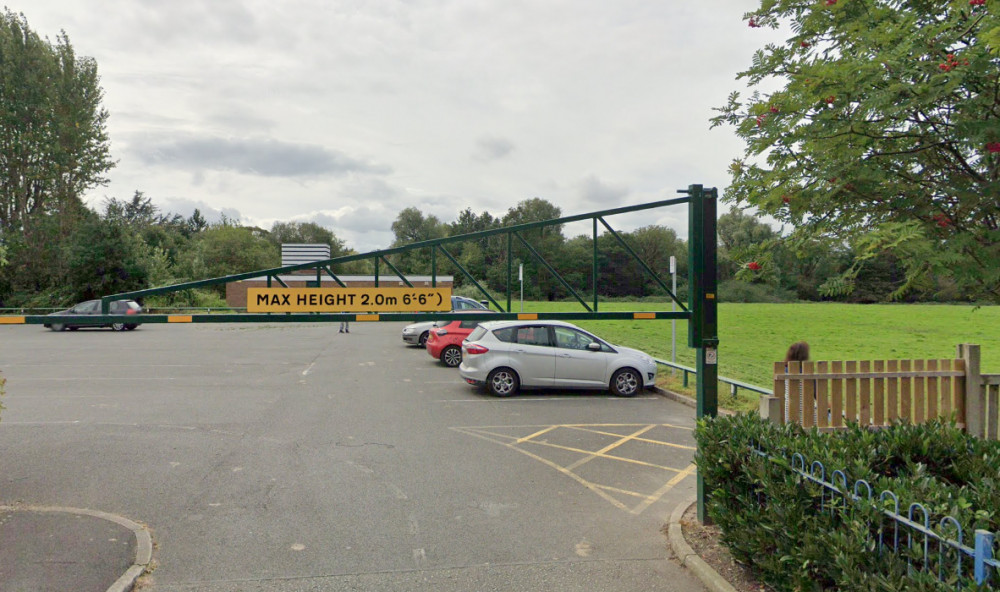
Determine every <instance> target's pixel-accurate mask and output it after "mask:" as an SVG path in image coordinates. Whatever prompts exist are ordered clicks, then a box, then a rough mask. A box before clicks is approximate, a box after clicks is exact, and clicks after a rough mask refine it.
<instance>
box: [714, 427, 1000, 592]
mask: <svg viewBox="0 0 1000 592" xmlns="http://www.w3.org/2000/svg"><path fill="white" fill-rule="evenodd" d="M696 438H697V441H698V453H697V454H696V457H695V459H696V463H697V465H698V471H699V472H700V473H701V474H702V475H703V476H704V479H705V490H706V491H707V492H709V497H708V500H707V502H706V504H707V505H706V509H707V512H708V515H709V517H710V518H711V520H712V521H714V522H715V523H717V524H718V526H719V527H720V530H721V532H722V540H723V543H724V544H725V545H726V546H727V547H728V548H729V549H730V551H731V552H732V554H733V556H734V557H735V558H736V559H737V560H738V561H740V562H742V563H744V564H746V565H748V566H750V567H751V568H752V569H753V570H754V571H755V572H757V574H758V577H759V578H760V579H761V580H762V581H764V582H766V583H767V584H768V585H770V586H772V587H773V588H774V589H776V590H782V591H783V590H789V591H793V590H866V591H867V590H943V589H948V590H956V589H957V590H979V589H983V590H985V589H990V588H986V587H978V586H977V585H976V584H975V583H974V581H971V569H972V561H971V560H970V559H969V558H967V557H966V558H964V559H963V562H962V567H963V570H962V571H963V575H962V578H961V581H959V579H958V575H957V574H956V573H955V572H956V570H955V567H954V560H953V559H952V560H951V561H949V562H947V563H946V564H945V566H944V568H943V573H944V576H945V582H944V583H942V582H939V580H938V578H937V573H938V565H937V559H936V555H937V550H936V548H932V549H931V553H929V556H930V557H929V560H930V562H931V564H932V569H931V570H930V571H931V572H932V573H924V572H919V571H915V570H910V569H908V567H907V563H906V559H907V557H908V556H909V557H910V558H911V559H914V560H921V559H922V555H923V552H922V549H921V548H920V546H919V545H914V546H912V547H907V545H906V543H905V537H904V539H903V542H902V544H901V545H900V546H901V551H900V552H899V553H893V552H892V551H888V552H882V553H880V552H879V550H878V528H879V523H880V516H881V512H880V511H879V509H878V508H877V507H876V506H877V504H868V503H865V502H860V503H847V504H846V506H848V507H847V508H846V510H845V509H844V508H843V507H841V508H839V509H837V510H836V511H831V508H830V507H829V499H827V500H826V502H825V506H826V507H824V508H823V509H821V507H820V504H821V495H820V492H821V489H822V488H821V487H820V486H819V485H817V484H815V483H812V482H811V481H809V480H808V479H805V478H804V477H802V476H801V475H799V474H797V473H795V472H794V471H792V470H790V468H791V467H790V463H789V462H788V459H791V457H792V455H793V454H795V453H800V454H802V455H803V456H804V457H805V458H806V460H807V466H810V465H811V464H812V463H813V462H814V461H819V462H821V463H823V465H824V466H825V468H826V473H827V476H826V480H827V481H828V482H829V481H831V478H830V475H831V473H832V472H833V471H834V470H838V469H839V470H842V471H844V472H845V473H846V474H847V476H848V484H849V486H851V487H853V485H854V483H855V481H856V480H858V479H864V480H866V481H868V482H869V483H870V484H871V485H872V489H873V497H874V499H875V500H876V501H877V500H878V497H879V494H880V493H881V492H882V491H885V490H889V491H892V492H893V493H895V494H896V495H897V496H898V498H899V507H900V513H901V514H903V515H905V514H906V509H907V508H909V506H910V504H911V503H921V504H923V505H924V506H925V507H926V508H927V509H928V511H929V513H930V515H931V524H932V525H937V524H939V523H940V520H941V519H942V518H943V517H945V516H948V515H950V516H952V517H954V518H955V519H956V520H958V522H959V523H960V524H961V527H962V531H963V533H964V539H963V542H964V544H965V545H966V546H970V547H971V546H972V535H973V533H974V531H975V529H986V530H989V531H991V532H997V531H1000V442H995V441H994V442H991V441H986V440H980V439H977V438H973V437H970V436H968V435H967V434H965V433H964V432H962V431H961V430H959V429H956V428H955V427H954V426H951V425H947V424H945V423H942V422H932V423H926V424H921V425H897V426H893V427H891V428H888V429H883V430H874V431H873V430H868V429H863V428H860V427H858V426H856V425H854V426H851V427H850V428H849V429H848V430H844V431H840V432H834V433H822V434H821V433H819V432H817V431H816V430H811V431H805V430H803V429H802V428H801V427H799V426H796V425H784V426H778V425H775V424H773V423H770V422H767V421H765V420H763V419H761V418H760V417H758V416H756V415H754V414H742V415H737V416H729V417H718V418H714V419H706V420H703V421H701V422H699V424H698V428H697V431H696ZM753 447H756V448H757V449H760V450H763V451H765V452H766V453H767V454H768V455H770V456H771V459H768V458H766V457H764V456H761V455H759V454H755V453H753V452H752V448H753ZM837 505H839V506H844V505H845V504H843V502H838V504H837ZM885 522H888V521H885ZM998 578H1000V574H996V573H994V574H993V579H992V582H993V585H994V586H998V585H1000V582H998Z"/></svg>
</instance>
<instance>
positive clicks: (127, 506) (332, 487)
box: [0, 323, 701, 592]
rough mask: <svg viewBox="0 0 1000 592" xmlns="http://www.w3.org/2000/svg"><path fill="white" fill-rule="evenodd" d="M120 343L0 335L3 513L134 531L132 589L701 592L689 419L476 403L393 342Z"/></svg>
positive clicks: (214, 338) (160, 328) (267, 335)
mask: <svg viewBox="0 0 1000 592" xmlns="http://www.w3.org/2000/svg"><path fill="white" fill-rule="evenodd" d="M141 328H142V330H141V331H132V332H125V333H122V334H118V335H115V334H112V333H110V332H98V331H90V332H87V331H77V332H73V333H60V334H56V333H52V332H50V331H46V330H44V329H43V328H42V327H40V326H30V325H29V326H16V327H15V326H11V327H4V328H2V329H0V372H3V375H4V376H5V377H6V378H7V386H6V390H7V395H6V396H5V397H4V401H3V403H4V405H5V407H6V409H5V410H4V411H3V412H2V422H0V448H2V449H3V450H4V451H5V452H4V454H3V455H2V456H0V503H23V504H33V505H42V506H67V507H75V508H88V509H93V510H100V511H104V512H109V513H113V514H117V515H121V516H125V517H128V518H130V519H132V520H136V521H139V522H141V523H143V524H145V525H147V526H148V527H149V528H150V530H151V531H152V532H153V538H154V542H155V544H156V551H155V553H154V560H155V562H156V564H157V567H156V569H155V571H154V572H153V573H152V575H151V576H150V577H149V581H148V582H147V583H145V584H144V585H145V586H147V588H148V589H152V590H193V589H198V590H208V591H210V592H211V591H222V590H226V591H228V590H301V589H329V590H341V589H364V590H399V589H407V590H445V591H448V590H455V591H457V590H470V589H491V590H492V589H495V590H528V589H531V590H542V589H553V590H555V589H559V590H651V589H656V590H698V589H701V587H700V584H699V583H697V581H696V580H694V579H692V578H691V577H690V576H689V574H687V573H686V572H685V571H684V570H683V569H682V568H680V567H678V566H677V565H675V564H674V563H672V562H670V561H669V559H668V558H667V556H666V550H665V543H664V540H663V536H662V534H661V533H660V528H661V527H662V525H663V523H664V522H665V520H666V517H667V515H668V514H669V512H670V511H671V510H672V509H673V507H674V506H675V505H676V503H677V502H678V501H679V500H680V499H682V498H683V497H686V496H687V495H689V494H690V493H691V491H692V490H693V487H694V476H693V468H692V464H691V459H692V456H693V446H694V442H693V437H692V429H693V427H694V419H693V413H692V411H691V409H690V408H688V407H684V406H681V405H679V404H677V403H674V402H673V401H670V400H667V399H664V398H661V397H659V396H657V395H655V394H651V393H645V392H644V393H641V394H639V395H638V396H636V397H634V398H629V399H623V398H618V397H613V396H611V395H610V394H608V393H607V392H604V391H559V390H547V391H537V392H535V391H529V392H524V393H522V394H521V395H520V396H518V397H511V398H497V397H493V396H490V395H489V394H488V393H486V392H485V391H484V390H482V389H476V388H472V387H470V386H469V385H467V384H466V383H465V382H464V381H463V380H462V379H461V377H460V376H459V375H458V372H457V370H456V369H455V368H449V367H446V366H444V365H443V364H441V363H440V362H438V361H437V360H434V359H433V358H431V357H430V356H428V355H427V353H426V352H425V351H424V350H422V349H416V348H412V347H407V346H405V345H404V344H403V343H401V342H400V339H399V335H400V330H401V328H402V324H399V323H354V324H352V326H351V333H350V334H338V333H337V331H336V324H335V323H316V324H295V325H293V324H275V325H264V324H226V325H216V324H201V325H143V326H142V327H141ZM144 589H146V588H144Z"/></svg>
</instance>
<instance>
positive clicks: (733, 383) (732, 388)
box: [653, 358, 774, 399]
mask: <svg viewBox="0 0 1000 592" xmlns="http://www.w3.org/2000/svg"><path fill="white" fill-rule="evenodd" d="M653 361H654V362H656V363H657V364H660V365H661V366H666V367H668V368H673V369H675V370H680V371H682V372H683V373H684V378H683V381H684V388H687V386H688V375H691V376H695V377H697V376H698V371H697V370H695V369H694V368H689V367H687V366H682V365H680V364H676V363H674V362H668V361H667V360H660V359H657V358H653ZM719 382H722V383H725V384H728V385H729V396H730V397H732V398H733V399H735V398H736V394H737V392H738V391H739V389H745V390H748V391H752V392H755V393H760V394H762V395H772V394H774V393H773V392H772V391H771V390H770V389H766V388H764V387H761V386H756V385H753V384H750V383H747V382H740V381H739V380H734V379H732V378H726V377H724V376H720V377H719Z"/></svg>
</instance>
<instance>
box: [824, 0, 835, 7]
mask: <svg viewBox="0 0 1000 592" xmlns="http://www.w3.org/2000/svg"><path fill="white" fill-rule="evenodd" d="M836 3H837V0H826V5H827V6H833V5H834V4H836Z"/></svg>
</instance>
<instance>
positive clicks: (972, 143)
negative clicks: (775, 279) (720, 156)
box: [713, 0, 1000, 301]
mask: <svg viewBox="0 0 1000 592" xmlns="http://www.w3.org/2000/svg"><path fill="white" fill-rule="evenodd" d="M998 12H1000V6H997V5H996V3H995V2H993V1H992V0H990V1H989V2H983V1H979V0H972V1H971V2H970V1H969V0H952V1H950V2H929V1H927V0H762V1H761V3H760V7H759V8H758V9H757V10H755V11H754V12H751V13H748V14H747V15H746V16H745V18H746V19H747V21H748V23H749V25H750V26H751V27H772V28H778V27H788V28H789V29H790V30H791V31H792V33H793V34H792V35H791V37H789V38H788V39H787V40H785V41H784V42H783V43H777V44H770V45H767V46H766V47H764V48H763V49H761V50H759V51H757V52H756V53H755V54H754V56H753V61H752V63H751V65H750V67H749V68H748V69H747V70H746V71H744V72H742V73H741V74H740V78H742V79H745V80H746V81H747V83H748V84H749V85H750V86H751V87H753V88H754V92H753V93H752V94H751V95H750V96H749V97H748V98H747V99H746V100H743V99H741V98H740V95H739V94H738V93H733V94H732V95H730V97H729V101H728V103H727V104H726V105H725V106H723V107H722V108H720V109H719V111H720V114H719V115H718V116H717V117H715V118H714V119H713V126H717V125H731V126H733V127H735V128H736V131H737V133H738V134H739V136H740V137H742V138H743V139H744V140H745V141H746V151H745V157H744V158H742V159H740V160H737V161H736V162H734V163H733V165H732V167H731V174H732V184H731V186H730V188H729V190H728V191H727V194H726V198H727V199H729V200H732V201H733V202H735V203H737V204H740V205H752V206H756V207H757V208H758V209H759V210H760V211H761V212H763V213H766V214H768V215H771V216H773V217H775V218H777V219H778V220H780V221H782V222H786V223H789V224H791V225H793V226H794V227H795V231H794V232H793V238H794V239H801V240H811V239H814V238H815V237H824V236H825V237H835V238H837V239H840V240H841V241H843V242H845V243H849V244H850V245H851V247H852V248H853V249H854V251H855V254H856V256H857V259H856V260H855V262H854V264H853V265H852V266H851V267H850V268H848V269H847V271H846V273H845V274H844V275H843V276H841V278H840V281H839V282H836V281H835V282H831V283H830V284H829V285H828V287H827V292H831V293H838V292H839V293H844V292H849V291H850V290H851V289H852V285H853V281H854V280H855V279H856V278H857V274H858V272H859V270H860V268H861V265H860V263H863V262H865V261H869V260H873V259H876V258H877V257H879V256H880V255H881V254H882V253H883V252H885V251H887V250H888V251H893V252H894V253H895V256H897V257H898V258H899V260H900V262H901V264H902V265H903V266H905V269H906V281H905V282H903V283H902V285H901V286H900V287H899V289H897V291H896V293H897V295H901V294H904V293H906V292H907V291H908V290H910V289H912V288H913V287H914V286H916V285H918V284H919V282H920V281H921V280H923V279H926V278H927V276H930V275H937V276H942V277H947V278H950V280H951V281H953V282H955V283H956V285H959V286H961V287H962V288H963V289H964V290H965V291H966V292H967V293H968V294H972V295H982V296H984V297H988V298H992V299H993V300H996V301H1000V198H998V196H1000V176H998V173H1000V81H998V73H1000V68H998V66H1000V59H998V57H997V49H998V45H997V42H998V40H1000V39H998V36H1000V35H998V31H1000V16H998ZM775 80H776V81H778V85H779V88H777V90H773V91H771V90H769V89H771V88H774V87H775V84H774V82H775Z"/></svg>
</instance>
